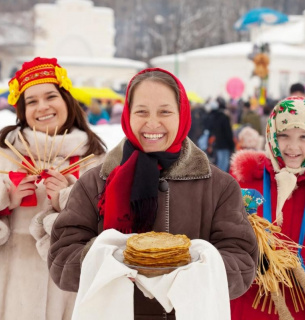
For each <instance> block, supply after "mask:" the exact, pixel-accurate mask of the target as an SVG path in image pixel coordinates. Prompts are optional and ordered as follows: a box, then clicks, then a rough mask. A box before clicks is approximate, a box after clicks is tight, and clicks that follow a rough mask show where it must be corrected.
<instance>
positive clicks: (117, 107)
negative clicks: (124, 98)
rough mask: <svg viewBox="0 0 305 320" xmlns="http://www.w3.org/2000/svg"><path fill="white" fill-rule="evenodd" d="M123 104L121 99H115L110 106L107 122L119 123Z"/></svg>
mask: <svg viewBox="0 0 305 320" xmlns="http://www.w3.org/2000/svg"><path fill="white" fill-rule="evenodd" d="M123 109H124V105H123V104H122V102H121V100H117V101H116V102H115V104H114V105H113V107H112V112H111V118H110V121H109V124H120V123H121V118H122V113H123Z"/></svg>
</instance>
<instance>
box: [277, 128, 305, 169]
mask: <svg viewBox="0 0 305 320" xmlns="http://www.w3.org/2000/svg"><path fill="white" fill-rule="evenodd" d="M277 140H278V144H279V149H280V151H281V154H282V157H283V160H284V162H285V164H286V166H287V167H289V168H294V169H297V168H300V166H301V164H302V162H303V161H304V159H305V130H303V129H300V128H294V129H288V130H285V131H282V132H279V133H277Z"/></svg>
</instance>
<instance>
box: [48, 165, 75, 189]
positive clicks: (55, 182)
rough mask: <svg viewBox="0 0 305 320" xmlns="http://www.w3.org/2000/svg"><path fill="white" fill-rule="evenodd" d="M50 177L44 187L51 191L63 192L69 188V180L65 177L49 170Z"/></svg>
mask: <svg viewBox="0 0 305 320" xmlns="http://www.w3.org/2000/svg"><path fill="white" fill-rule="evenodd" d="M47 173H48V174H49V175H50V177H48V178H46V179H45V181H44V185H45V186H46V188H47V189H50V190H61V189H64V188H67V187H68V186H69V183H68V180H67V179H66V177H65V176H63V175H62V174H61V173H59V172H58V171H55V170H51V169H50V170H48V171H47Z"/></svg>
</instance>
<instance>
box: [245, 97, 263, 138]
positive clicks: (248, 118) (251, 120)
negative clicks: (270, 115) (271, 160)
mask: <svg viewBox="0 0 305 320" xmlns="http://www.w3.org/2000/svg"><path fill="white" fill-rule="evenodd" d="M241 124H245V125H250V126H251V127H252V128H253V129H255V130H256V131H257V132H258V134H260V135H261V134H262V128H261V122H260V117H259V115H258V114H257V113H256V112H255V111H253V110H251V104H250V102H248V101H246V102H244V108H243V113H242V117H241Z"/></svg>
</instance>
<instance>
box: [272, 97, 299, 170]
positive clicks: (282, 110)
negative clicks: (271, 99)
mask: <svg viewBox="0 0 305 320" xmlns="http://www.w3.org/2000/svg"><path fill="white" fill-rule="evenodd" d="M293 128H301V129H304V130H305V97H298V96H293V97H288V98H285V99H283V100H281V101H280V102H279V103H278V104H277V105H276V106H275V107H274V109H273V111H272V112H271V114H270V116H269V120H268V123H267V128H266V139H267V142H268V146H269V150H267V151H269V156H270V159H271V161H272V165H273V168H274V171H275V172H279V171H280V170H281V169H282V168H284V167H286V165H285V163H284V161H283V158H282V155H281V152H280V149H279V145H278V141H277V133H278V132H283V131H285V130H288V129H293ZM304 167H305V159H304V161H303V162H302V165H301V168H299V169H292V168H289V167H287V170H288V171H289V172H292V173H299V172H300V171H303V170H304V169H303V168H304Z"/></svg>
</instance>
